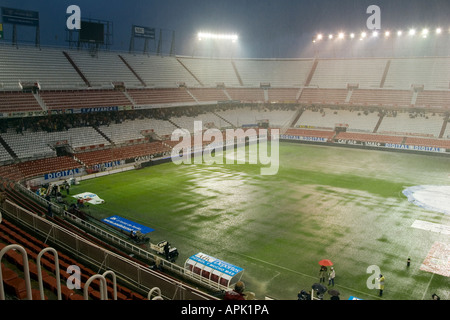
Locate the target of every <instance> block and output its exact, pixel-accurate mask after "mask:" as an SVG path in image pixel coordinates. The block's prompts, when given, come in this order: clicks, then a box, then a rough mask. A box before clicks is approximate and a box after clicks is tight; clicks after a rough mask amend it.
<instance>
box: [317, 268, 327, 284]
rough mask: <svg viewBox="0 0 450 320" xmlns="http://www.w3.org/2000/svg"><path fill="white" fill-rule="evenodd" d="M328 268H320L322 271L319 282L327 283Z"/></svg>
mask: <svg viewBox="0 0 450 320" xmlns="http://www.w3.org/2000/svg"><path fill="white" fill-rule="evenodd" d="M327 271H328V269H327V267H326V266H320V271H319V282H320V283H322V282H323V283H325V275H326V274H327Z"/></svg>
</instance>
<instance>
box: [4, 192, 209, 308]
mask: <svg viewBox="0 0 450 320" xmlns="http://www.w3.org/2000/svg"><path fill="white" fill-rule="evenodd" d="M0 212H1V213H2V214H3V216H8V217H10V218H13V219H16V220H19V221H20V222H21V223H22V224H23V225H25V226H27V227H29V228H31V229H33V230H34V231H35V232H36V233H37V234H40V235H41V236H42V237H44V238H45V239H46V240H45V242H52V243H54V244H55V245H56V246H57V247H61V248H64V249H66V250H70V252H71V253H72V255H73V256H75V257H77V258H78V259H80V261H86V262H88V263H89V264H92V265H94V266H96V267H98V268H99V272H98V273H100V270H106V271H109V270H111V271H113V272H114V273H115V274H117V275H118V276H120V277H121V278H122V279H123V280H124V281H127V282H128V283H131V284H133V286H134V287H136V288H138V289H141V290H143V291H145V292H148V291H150V290H151V289H152V288H154V287H158V288H161V290H162V291H163V292H164V297H162V298H164V299H168V300H217V298H216V297H214V296H212V295H210V294H208V293H205V292H202V291H200V290H198V289H196V288H193V287H191V286H189V285H187V284H185V283H183V282H181V281H178V280H176V279H174V278H173V277H169V276H167V275H165V274H163V273H161V272H156V271H154V270H152V269H150V268H149V267H146V266H143V265H141V264H139V263H137V262H134V261H132V260H130V259H127V258H125V257H123V256H121V255H118V254H116V253H114V252H111V251H109V250H106V249H104V248H102V247H99V246H97V245H95V244H94V243H92V242H89V241H88V240H86V239H84V238H82V237H80V236H78V235H77V234H75V233H72V232H70V231H69V230H67V229H64V228H62V227H60V226H58V225H56V224H54V223H52V222H50V221H48V220H46V219H45V218H42V217H40V216H38V215H36V214H34V213H32V212H29V211H28V210H25V209H23V208H21V207H20V206H18V205H16V204H15V203H12V202H10V201H9V200H6V201H5V203H4V204H3V207H0ZM75 218H76V217H75ZM77 219H78V218H77ZM84 223H86V222H85V221H84ZM91 227H92V228H94V226H91ZM110 236H111V235H110ZM120 241H121V243H123V244H124V245H127V246H128V248H130V250H133V252H134V253H136V254H140V255H146V256H147V257H149V258H156V257H155V255H154V254H152V253H150V252H147V251H145V250H142V249H140V248H138V247H136V246H133V245H132V244H129V243H126V241H123V240H122V239H120ZM161 262H162V264H163V266H164V268H165V269H168V270H171V271H172V272H176V273H179V274H182V275H184V276H186V274H185V272H184V271H185V270H184V269H183V268H182V267H180V266H178V265H175V264H173V263H170V262H169V261H166V260H162V259H161ZM190 279H191V280H195V278H194V277H193V278H190ZM199 281H202V279H199ZM205 285H207V283H205ZM216 286H217V284H216Z"/></svg>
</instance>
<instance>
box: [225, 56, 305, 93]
mask: <svg viewBox="0 0 450 320" xmlns="http://www.w3.org/2000/svg"><path fill="white" fill-rule="evenodd" d="M233 61H234V64H235V65H236V68H237V70H238V72H239V75H240V77H241V79H242V82H243V85H244V86H247V87H259V86H260V84H261V83H270V84H271V86H272V87H274V88H276V87H301V86H303V85H305V82H306V79H307V77H308V74H309V71H310V70H311V67H312V64H313V60H312V59H304V60H303V59H302V60H300V59H299V60H269V59H267V60H257V59H249V60H244V59H237V60H233Z"/></svg>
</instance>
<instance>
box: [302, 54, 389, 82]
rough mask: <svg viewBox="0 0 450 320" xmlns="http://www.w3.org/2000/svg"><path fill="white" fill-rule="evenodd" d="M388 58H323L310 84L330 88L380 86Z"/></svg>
mask: <svg viewBox="0 0 450 320" xmlns="http://www.w3.org/2000/svg"><path fill="white" fill-rule="evenodd" d="M386 63H387V59H330V60H327V59H323V60H319V63H318V65H317V68H316V70H315V73H314V76H313V77H312V80H311V83H310V86H312V87H318V88H322V89H323V88H329V89H346V88H347V85H349V84H351V85H359V88H362V89H363V88H364V89H372V88H379V87H380V83H381V80H382V77H383V73H384V70H385V67H386Z"/></svg>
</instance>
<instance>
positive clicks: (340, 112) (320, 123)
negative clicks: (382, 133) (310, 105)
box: [294, 108, 379, 132]
mask: <svg viewBox="0 0 450 320" xmlns="http://www.w3.org/2000/svg"><path fill="white" fill-rule="evenodd" d="M378 120H379V115H378V113H376V112H367V113H364V111H362V110H359V109H357V110H345V109H330V108H322V109H320V110H318V109H315V110H314V109H312V110H311V109H308V110H305V111H304V112H303V114H302V116H301V117H300V119H299V120H298V121H297V123H296V124H295V125H294V126H295V127H299V126H300V127H310V128H312V127H315V128H326V129H332V130H334V129H335V127H336V125H337V124H341V125H345V126H348V130H351V131H366V132H373V130H374V129H375V126H376V124H377V122H378Z"/></svg>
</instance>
